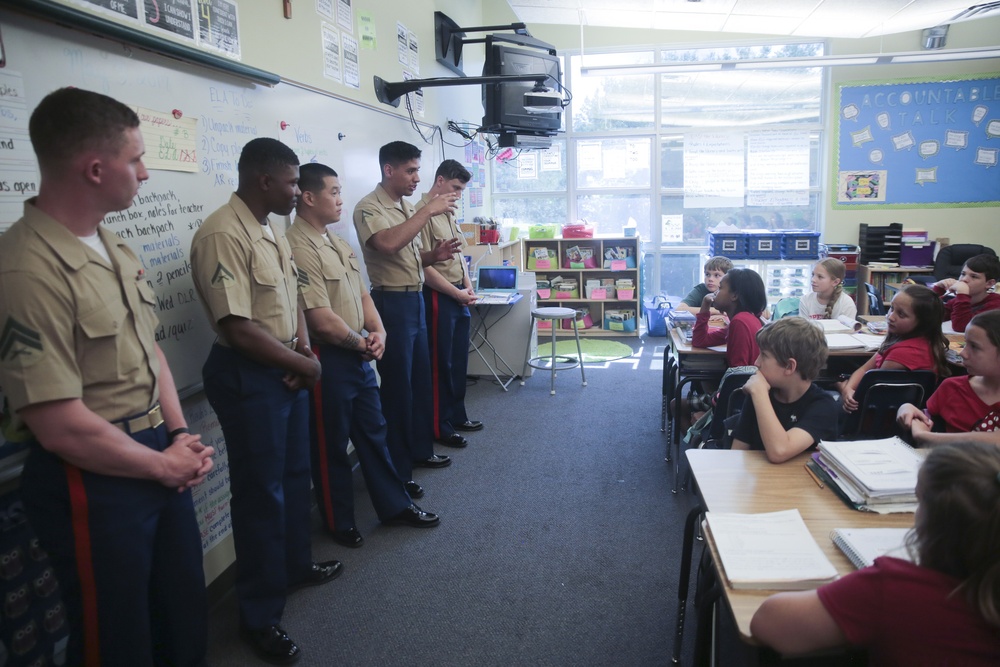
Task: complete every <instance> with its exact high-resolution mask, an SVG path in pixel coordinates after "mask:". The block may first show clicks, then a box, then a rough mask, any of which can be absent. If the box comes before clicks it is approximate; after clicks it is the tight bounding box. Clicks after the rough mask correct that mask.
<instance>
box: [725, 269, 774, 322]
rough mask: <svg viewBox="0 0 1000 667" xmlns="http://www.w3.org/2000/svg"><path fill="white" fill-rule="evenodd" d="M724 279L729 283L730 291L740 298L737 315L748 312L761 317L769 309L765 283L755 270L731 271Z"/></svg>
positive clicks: (737, 303)
mask: <svg viewBox="0 0 1000 667" xmlns="http://www.w3.org/2000/svg"><path fill="white" fill-rule="evenodd" d="M722 279H723V280H728V281H729V291H730V292H732V293H733V294H735V295H736V296H737V297H739V298H738V299H737V301H736V313H742V312H748V313H753V314H754V315H758V316H759V315H760V314H761V313H762V312H764V309H765V308H767V292H766V290H765V289H764V281H763V279H761V277H760V274H759V273H757V272H756V271H754V270H753V269H730V270H729V271H728V272H727V273H726V275H725V276H724V277H723V278H722ZM736 313H734V315H735V314H736Z"/></svg>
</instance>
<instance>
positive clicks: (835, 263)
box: [799, 257, 858, 320]
mask: <svg viewBox="0 0 1000 667" xmlns="http://www.w3.org/2000/svg"><path fill="white" fill-rule="evenodd" d="M846 275H847V267H846V266H845V265H844V263H843V262H842V261H840V260H839V259H837V258H836V257H827V258H826V259H823V260H820V261H819V262H817V263H816V266H814V267H813V271H812V283H811V287H812V291H811V292H809V293H808V294H806V295H804V296H803V297H802V298H801V299H799V315H801V316H802V317H810V318H812V319H822V320H835V319H837V318H838V317H842V316H843V317H847V318H849V319H851V320H853V319H854V318H855V317H857V316H858V307H857V306H856V305H854V299H852V298H851V297H850V295H847V294H844V286H843V282H844V276H846Z"/></svg>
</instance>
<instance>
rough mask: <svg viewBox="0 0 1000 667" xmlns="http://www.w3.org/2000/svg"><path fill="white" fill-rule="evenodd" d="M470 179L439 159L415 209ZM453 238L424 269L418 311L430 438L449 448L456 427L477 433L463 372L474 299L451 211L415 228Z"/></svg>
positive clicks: (462, 442) (457, 439)
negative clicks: (427, 376) (448, 249)
mask: <svg viewBox="0 0 1000 667" xmlns="http://www.w3.org/2000/svg"><path fill="white" fill-rule="evenodd" d="M471 178H472V174H470V173H469V170H468V169H466V168H465V167H463V166H462V165H461V164H460V163H459V162H457V161H456V160H445V161H444V162H442V163H441V164H440V165H439V166H438V168H437V172H435V174H434V185H433V186H431V189H430V190H429V191H428V192H427V194H425V195H424V196H423V197H421V198H420V203H418V204H417V210H419V209H421V208H423V207H424V206H426V205H427V203H428V202H429V201H431V200H432V199H433V198H434V197H439V196H441V195H446V194H450V193H456V194H458V195H459V196H461V195H462V191H463V190H465V184H466V183H468V182H469V179H471ZM454 238H458V239H459V240H460V241H461V244H462V245H461V247H460V248H459V252H457V253H456V254H454V255H451V256H450V257H448V258H447V259H443V260H439V261H437V262H435V263H433V264H431V265H429V266H426V267H424V279H425V282H424V309H425V312H426V316H427V343H428V346H429V348H430V355H431V382H432V387H433V391H434V393H433V420H434V421H433V423H434V439H435V440H437V441H438V442H440V443H441V444H442V445H447V446H449V447H465V446H466V445H468V442H467V441H466V439H465V437H464V436H463V435H462V434H460V433H458V432H457V431H478V430H480V429H482V428H483V423H482V422H480V421H473V420H471V419H469V415H468V414H467V413H466V411H465V376H466V374H467V372H468V370H469V333H470V322H471V314H470V313H469V306H470V305H472V304H473V303H475V302H476V293H475V292H474V291H473V289H472V281H471V280H470V279H469V270H468V268H467V267H466V265H465V258H464V257H463V256H462V252H461V248H464V247H465V245H466V244H465V236H464V235H463V234H462V232H461V230H460V229H459V228H458V226H457V225H456V223H455V215H454V214H453V213H442V214H441V215H436V216H434V217H433V218H431V221H430V223H429V224H427V225H426V226H425V227H424V228H423V229H422V230H421V231H420V241H421V243H423V244H424V245H425V246H427V247H433V246H434V245H435V244H436V243H437V242H439V241H441V240H445V239H454Z"/></svg>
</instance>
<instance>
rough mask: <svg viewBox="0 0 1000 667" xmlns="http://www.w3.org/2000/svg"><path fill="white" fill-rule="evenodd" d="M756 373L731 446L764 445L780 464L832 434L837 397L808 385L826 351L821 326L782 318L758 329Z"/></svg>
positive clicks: (761, 447)
mask: <svg viewBox="0 0 1000 667" xmlns="http://www.w3.org/2000/svg"><path fill="white" fill-rule="evenodd" d="M757 344H758V345H759V346H760V355H759V356H758V357H757V362H756V366H757V374H756V375H754V376H752V377H751V378H750V379H749V380H747V383H746V384H745V385H743V392H744V393H745V394H746V395H747V396H748V397H749V400H748V401H747V402H746V403H745V404H744V407H743V412H742V413H741V414H740V418H739V422H738V423H737V426H736V429H735V430H734V431H733V449H751V450H757V451H761V450H763V451H764V452H765V453H766V455H767V460H768V461H770V462H771V463H782V462H784V461H787V460H788V459H790V458H792V457H793V456H795V455H797V454H799V453H801V452H804V451H805V450H807V449H809V448H810V447H812V446H813V445H815V444H816V443H817V442H819V441H820V440H832V439H834V438H836V437H837V402H836V401H835V400H833V397H832V396H830V395H829V394H828V393H826V392H825V391H823V390H822V389H820V388H819V387H817V386H816V385H814V384H813V380H814V379H816V376H817V375H819V372H820V369H822V368H823V364H824V363H825V362H826V357H827V353H828V349H827V345H826V336H825V335H824V334H823V331H822V330H821V329H820V328H819V327H817V326H815V325H813V324H811V323H809V322H807V321H806V320H804V319H802V318H801V317H786V318H785V319H781V320H777V321H776V322H772V323H771V324H768V325H767V326H766V327H764V328H763V329H761V330H760V331H758V332H757Z"/></svg>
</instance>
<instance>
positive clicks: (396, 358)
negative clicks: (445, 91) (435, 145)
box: [354, 141, 459, 495]
mask: <svg viewBox="0 0 1000 667" xmlns="http://www.w3.org/2000/svg"><path fill="white" fill-rule="evenodd" d="M379 165H380V169H381V172H382V180H381V182H380V183H379V184H378V185H377V186H376V187H375V190H374V192H371V193H370V194H368V195H366V196H365V197H364V198H363V199H362V200H361V201H360V202H358V205H357V206H356V207H355V208H354V228H355V229H356V230H357V233H358V241H359V242H360V243H361V251H362V252H363V253H364V256H365V265H366V266H367V268H368V278H369V280H370V281H371V296H372V301H373V302H374V303H375V308H376V309H377V310H378V312H379V315H380V316H381V317H382V323H383V324H384V325H385V330H386V334H387V337H388V339H389V340H391V341H392V343H391V344H390V345H388V346H387V347H386V352H385V354H384V355H383V357H382V358H381V359H380V360H378V361H377V362H376V364H377V368H378V372H379V375H380V376H381V379H382V384H381V386H380V387H379V392H380V394H381V397H382V411H383V413H384V414H385V418H386V421H387V422H388V423H389V453H390V454H391V455H392V462H393V465H395V466H396V471H397V472H398V473H399V474H400V476H401V477H402V478H403V479H406V480H412V474H413V468H414V466H421V467H428V468H441V467H444V466H447V465H450V464H451V459H450V458H448V457H447V456H439V455H437V454H435V453H434V430H433V426H432V424H431V410H432V409H433V406H432V403H431V373H430V355H429V354H428V351H427V323H426V322H425V320H424V297H423V282H424V271H423V267H424V266H426V265H428V264H431V263H433V262H435V261H437V260H439V259H444V258H446V257H449V256H451V255H452V254H453V253H454V252H455V251H456V250H457V249H458V246H459V242H458V241H457V240H454V239H453V240H452V241H443V242H441V243H440V244H438V245H437V246H435V247H433V248H429V249H428V248H424V247H423V246H421V244H420V239H419V237H418V234H419V233H420V230H421V229H422V228H423V227H424V225H426V224H427V223H428V222H429V221H430V219H431V218H432V217H434V216H435V215H438V214H440V213H445V212H447V211H453V210H454V209H455V201H456V200H457V196H455V195H454V194H450V195H443V196H441V197H436V198H434V199H433V200H432V201H430V202H429V203H428V204H427V206H425V207H424V208H422V209H421V210H419V211H414V210H413V207H412V206H411V205H410V204H409V202H407V201H406V200H405V199H403V197H408V196H410V195H412V194H413V192H414V191H415V190H416V188H417V184H418V183H419V182H420V176H419V172H420V149H419V148H417V147H416V146H413V145H412V144H408V143H406V142H403V141H393V142H391V143H388V144H386V145H385V146H382V148H381V149H380V150H379ZM407 488H408V489H409V490H410V494H411V495H415V494H416V495H419V493H421V492H422V489H420V486H419V485H418V484H416V482H413V481H410V482H409V484H408V486H407Z"/></svg>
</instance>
